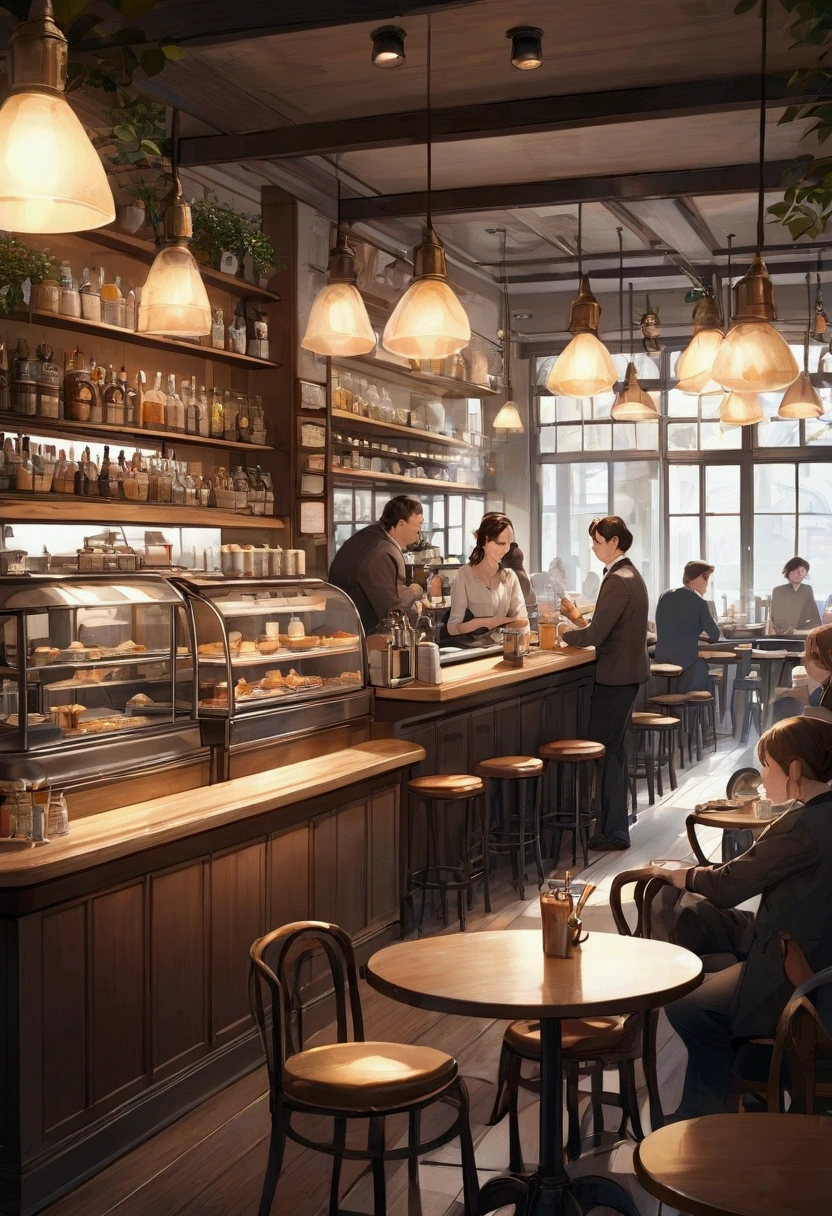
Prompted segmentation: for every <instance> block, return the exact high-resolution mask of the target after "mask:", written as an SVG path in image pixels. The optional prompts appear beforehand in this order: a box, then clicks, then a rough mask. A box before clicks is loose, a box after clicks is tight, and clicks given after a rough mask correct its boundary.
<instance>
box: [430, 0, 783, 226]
mask: <svg viewBox="0 0 832 1216" xmlns="http://www.w3.org/2000/svg"><path fill="white" fill-rule="evenodd" d="M763 3H764V4H765V0H763ZM430 70H431V37H430V13H428V53H427V71H428V80H427V107H428V113H427V137H428V146H427V160H428V199H427V207H426V208H425V211H426V219H427V224H428V229H430V228H432V227H433V220H432V217H431V210H430V192H431V186H432V182H433V152H432V149H431V116H430Z"/></svg>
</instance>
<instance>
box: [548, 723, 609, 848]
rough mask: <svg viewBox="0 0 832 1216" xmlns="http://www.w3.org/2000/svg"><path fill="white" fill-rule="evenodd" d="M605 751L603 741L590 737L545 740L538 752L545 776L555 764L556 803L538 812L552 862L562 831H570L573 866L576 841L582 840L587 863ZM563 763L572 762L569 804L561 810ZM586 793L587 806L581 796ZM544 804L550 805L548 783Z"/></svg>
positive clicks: (549, 787) (558, 846)
mask: <svg viewBox="0 0 832 1216" xmlns="http://www.w3.org/2000/svg"><path fill="white" fill-rule="evenodd" d="M606 754H607V749H606V748H605V747H604V745H603V743H593V742H592V741H591V740H590V739H556V740H555V741H554V742H552V743H544V744H543V746H542V747H541V749H540V751H539V752H538V755H539V756H540V759H541V760H545V761H546V769H547V778H548V777H549V774H550V771H551V766H552V765H555V766H556V769H555V771H556V774H557V778H556V784H555V806H554V809H549V810H547V811H544V812H542V813H541V816H540V822H541V825H543V826H545V827H548V828H551V830H552V857H553V859H554V861H555V862H557V860H558V855H559V854H560V842H561V839H562V838H563V833H564V832H571V833H572V865H573V866H574V865H575V863H576V862H577V859H578V840H579V839H580V841H581V846H582V848H583V855H584V865H585V866H586V865H588V864H589V825H590V821H591V820H592V818H593V817H594V815H595V811H596V799H597V795H598V773H599V770H600V767H601V761H602V760H603V759H604V756H605V755H606ZM564 764H571V765H572V807H571V809H570V810H568V811H567V810H564V809H563V806H562V803H561V784H562V783H561V773H562V771H563V770H562V766H563V765H564ZM582 793H585V794H586V806H583V805H582V800H581V795H582ZM546 805H547V807H550V808H551V805H552V799H551V783H550V784H549V785H548V788H547V799H546Z"/></svg>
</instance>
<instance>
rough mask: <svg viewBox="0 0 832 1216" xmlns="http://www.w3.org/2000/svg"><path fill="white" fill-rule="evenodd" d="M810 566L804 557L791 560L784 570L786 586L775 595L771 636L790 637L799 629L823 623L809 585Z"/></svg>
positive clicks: (778, 588) (777, 590)
mask: <svg viewBox="0 0 832 1216" xmlns="http://www.w3.org/2000/svg"><path fill="white" fill-rule="evenodd" d="M808 573H809V563H808V562H807V561H806V560H805V558H802V557H791V558H789V560H788V561H787V562H786V564H785V566H784V567H783V578H784V579H785V580H786V581H785V583H781V584H780V586H779V587H775V588H774V590H773V591H772V593H771V607H770V608H769V614H768V619H769V630H768V632H769V633H773V634H776V635H777V637H787V636H788V635H789V634H790V633H794V631H795V629H813V628H814V627H815V625H819V624H820V613H819V612H818V606H817V604H816V603H815V596H814V592H813V591H812V588H811V587H810V586H809V585H808V583H804V582H803V580H804V579H805V577H806V575H807V574H808Z"/></svg>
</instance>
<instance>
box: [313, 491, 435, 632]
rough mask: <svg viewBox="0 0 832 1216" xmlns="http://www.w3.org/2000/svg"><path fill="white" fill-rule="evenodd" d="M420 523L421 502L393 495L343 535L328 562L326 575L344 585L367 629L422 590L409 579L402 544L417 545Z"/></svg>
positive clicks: (408, 604) (405, 605)
mask: <svg viewBox="0 0 832 1216" xmlns="http://www.w3.org/2000/svg"><path fill="white" fill-rule="evenodd" d="M423 523H424V517H423V512H422V504H421V503H420V502H419V500H418V499H416V498H410V497H409V496H408V495H407V494H398V495H397V496H396V497H395V498H391V499H390V501H389V502H388V503H387V504H386V506H385V508H384V510H383V511H382V514H381V519H380V520H379V521H378V523H376V524H370V526H369V527H368V528H362V529H361V531H360V532H356V533H355V535H354V536H351V537H350V538H349V540H345V541H344V543H343V545H342V546H341V548H340V549H339V550H338V552H337V553H336V554H335V558H334V560H333V562H332V565H331V566H330V567H329V581H330V582H331V583H332V584H333V586H335V587H340V588H341V590H342V591H346V593H347V595H348V596H349V597H350V599H351V600H352V601H353V603H354V604H355V606H356V608H357V609H358V614H359V616H360V617H361V624H362V625H363V626H364V632H365V633H372V632H373V630H374V629H376V628H377V627H378V625H379V623H380V622H381V621H383V620H384V617H385V616H386V615H387V613H388V612H389V611H390V610H391V609H392V608H403V609H405V610H406V609H408V608H410V607H411V606H412V605H413V604H415V603H416V601H417V600H420V599H421V598H422V596H423V595H424V592H423V590H422V588H421V587H420V586H419V584H418V583H411V584H410V585H408V582H407V577H406V570H405V565H404V558H403V557H402V550H404V549H406V548H407V547H408V546H409V545H415V543H416V541H417V540H418V539H419V533H420V531H421V529H422V524H423Z"/></svg>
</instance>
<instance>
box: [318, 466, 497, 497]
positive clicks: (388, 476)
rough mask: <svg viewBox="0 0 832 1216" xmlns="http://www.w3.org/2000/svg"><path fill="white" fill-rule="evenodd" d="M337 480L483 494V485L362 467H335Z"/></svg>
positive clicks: (334, 472)
mask: <svg viewBox="0 0 832 1216" xmlns="http://www.w3.org/2000/svg"><path fill="white" fill-rule="evenodd" d="M332 472H333V475H334V477H335V480H336V481H375V482H379V483H381V484H383V485H396V486H411V487H412V488H413V490H417V489H418V488H419V487H420V486H421V487H424V488H425V489H430V490H446V491H448V492H450V493H452V492H453V491H456V492H457V493H458V494H482V492H483V490H482V486H478V485H468V484H466V483H462V482H458V481H441V480H440V479H439V478H436V477H406V476H404V475H402V474H397V473H373V472H365V471H363V470H361V469H333V470H332Z"/></svg>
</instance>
